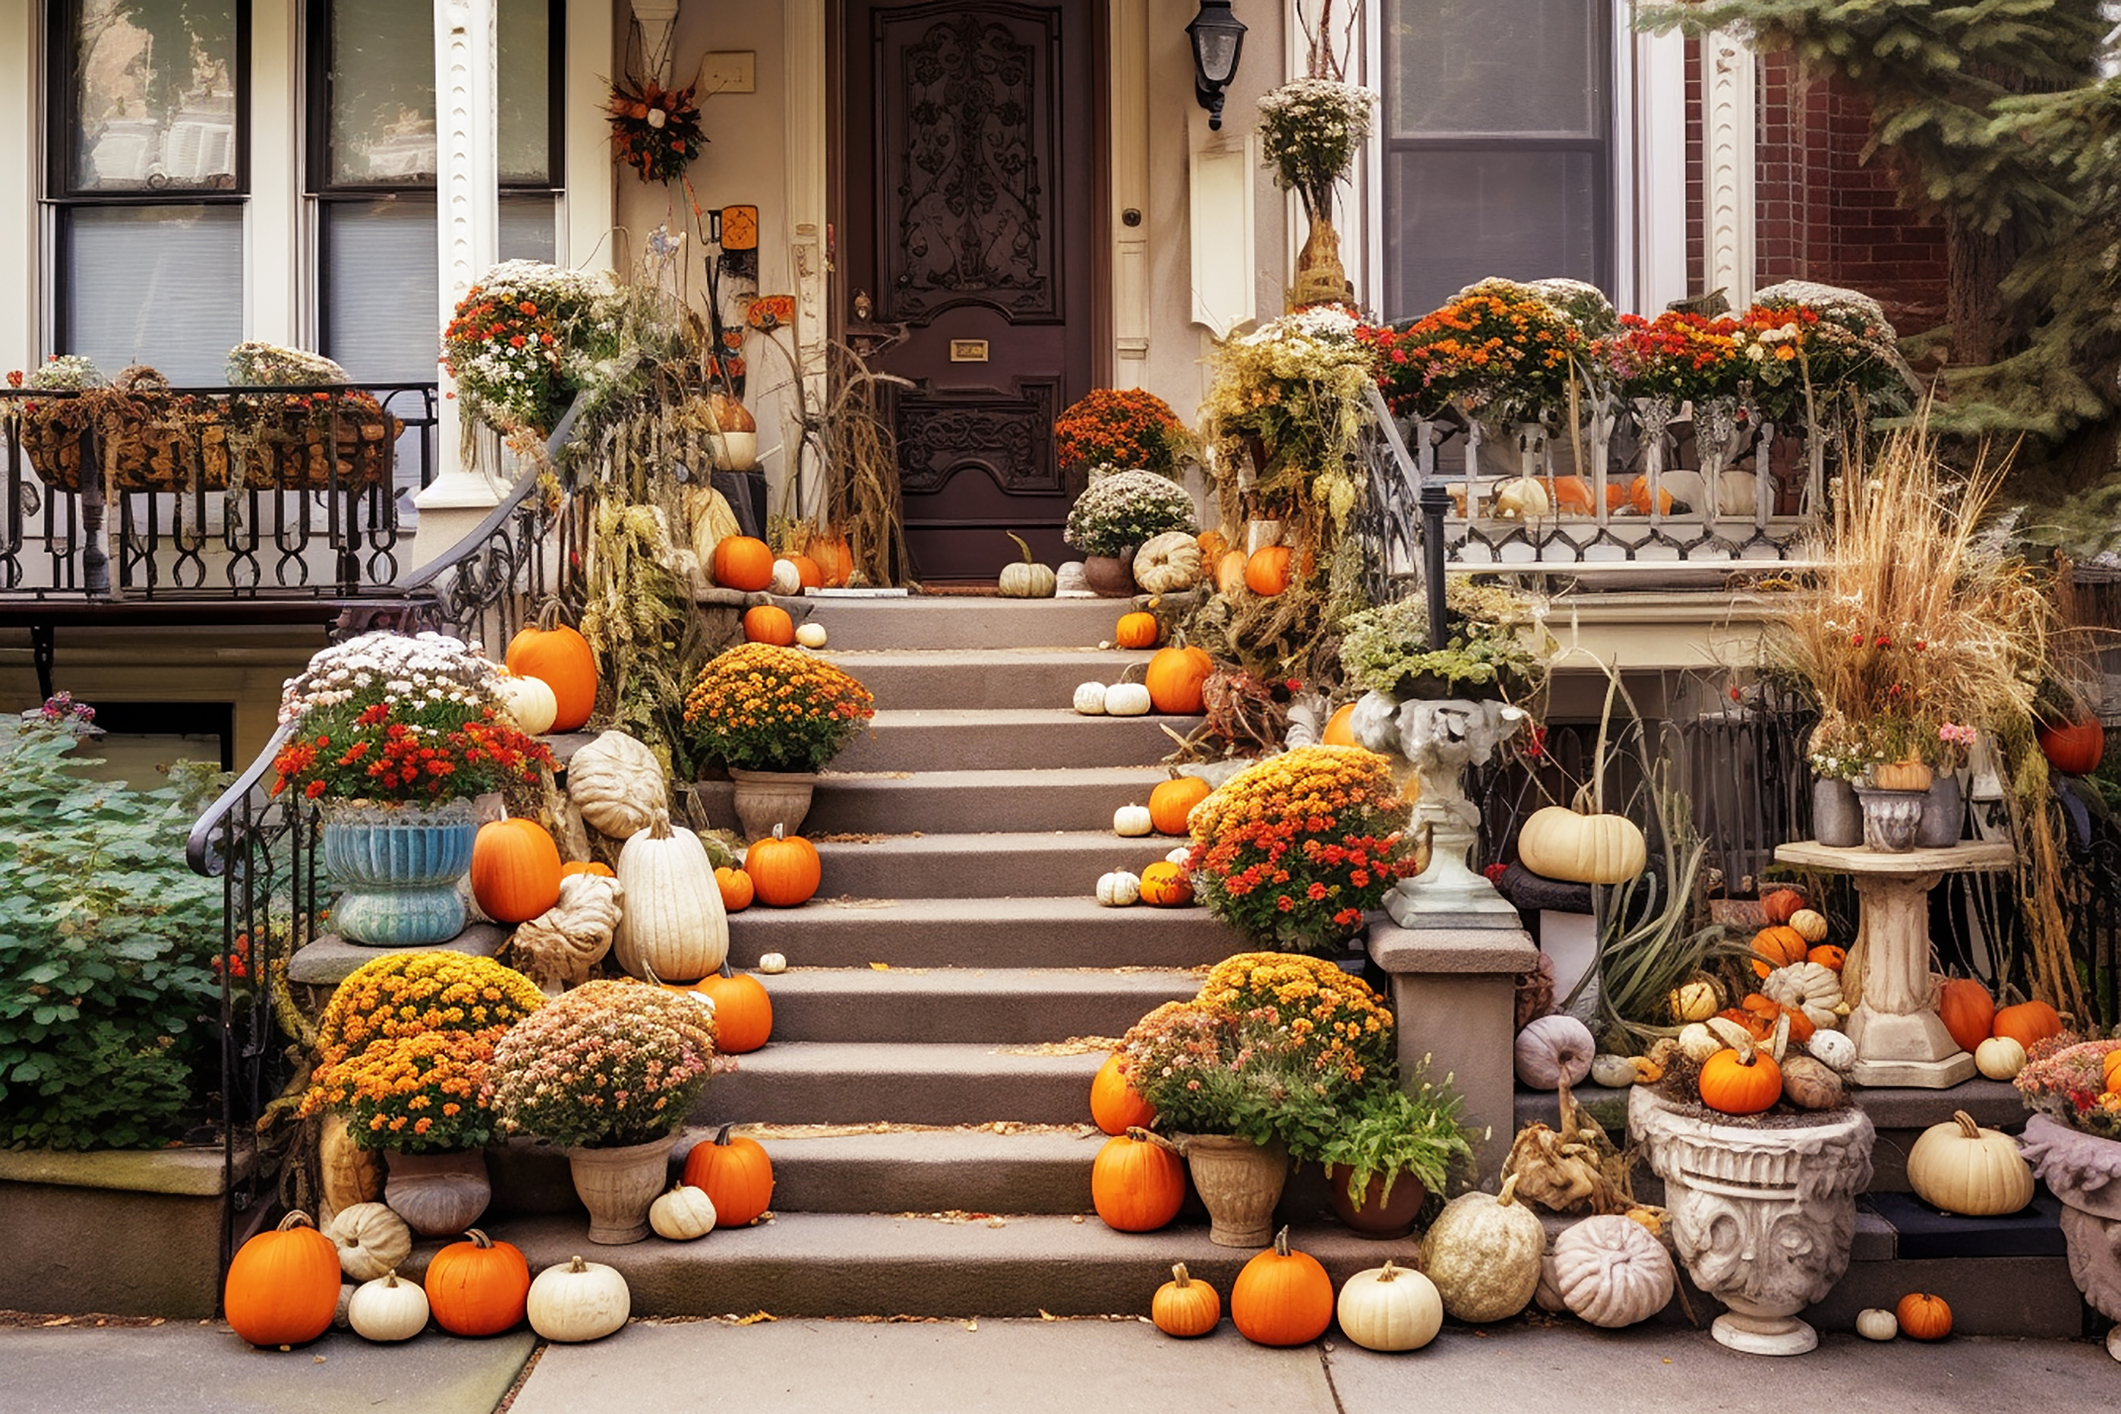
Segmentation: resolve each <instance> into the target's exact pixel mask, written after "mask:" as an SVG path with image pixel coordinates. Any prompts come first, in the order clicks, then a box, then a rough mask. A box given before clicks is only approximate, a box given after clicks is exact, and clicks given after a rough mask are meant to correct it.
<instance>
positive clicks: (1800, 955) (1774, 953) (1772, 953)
mask: <svg viewBox="0 0 2121 1414" xmlns="http://www.w3.org/2000/svg"><path fill="white" fill-rule="evenodd" d="M1810 948H1811V944H1809V943H1807V942H1805V940H1804V934H1802V933H1800V932H1798V931H1797V930H1796V929H1795V928H1792V927H1790V926H1789V924H1787V923H1776V924H1771V925H1770V926H1768V927H1766V928H1762V929H1761V930H1760V931H1759V932H1757V933H1755V934H1753V951H1754V952H1756V953H1758V954H1760V955H1761V956H1762V957H1764V958H1766V959H1767V960H1768V963H1769V965H1771V966H1774V967H1788V966H1790V965H1791V964H1793V963H1799V962H1802V961H1804V955H1805V953H1806V952H1807V951H1809V950H1810Z"/></svg>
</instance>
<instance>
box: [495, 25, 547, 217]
mask: <svg viewBox="0 0 2121 1414" xmlns="http://www.w3.org/2000/svg"><path fill="white" fill-rule="evenodd" d="M551 16H552V5H551V0H501V6H500V15H499V22H500V26H501V32H500V34H499V36H498V37H497V38H496V40H495V47H496V48H497V49H499V51H500V55H499V75H498V78H499V82H498V84H497V85H496V92H497V95H498V97H497V100H496V101H497V102H498V103H499V105H500V109H501V116H500V153H499V160H500V172H501V180H502V181H504V182H521V183H529V184H532V185H535V186H545V187H549V186H553V185H555V183H554V181H553V177H552V126H551V125H552V27H551Z"/></svg>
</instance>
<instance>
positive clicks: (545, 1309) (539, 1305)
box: [524, 1257, 633, 1344]
mask: <svg viewBox="0 0 2121 1414" xmlns="http://www.w3.org/2000/svg"><path fill="white" fill-rule="evenodd" d="M524 1314H526V1315H527V1316H529V1317H530V1328H531V1329H532V1330H534V1331H536V1332H537V1333H538V1334H539V1335H541V1336H543V1337H545V1339H547V1340H556V1341H560V1342H561V1343H563V1344H565V1343H570V1342H577V1341H584V1340H598V1339H601V1338H602V1337H604V1336H607V1335H610V1334H611V1333H612V1332H613V1331H616V1330H620V1329H622V1328H624V1326H625V1324H626V1318H627V1317H628V1316H630V1315H632V1314H633V1295H632V1293H631V1292H629V1291H628V1290H627V1289H626V1278H624V1277H622V1276H620V1275H619V1272H618V1269H617V1268H616V1267H607V1266H605V1265H604V1264H603V1263H602V1262H585V1261H583V1260H582V1259H581V1258H580V1257H576V1258H574V1259H573V1260H572V1261H570V1262H569V1263H568V1264H567V1265H566V1266H564V1267H547V1268H546V1269H545V1270H544V1271H542V1272H539V1273H538V1275H537V1280H535V1281H533V1282H531V1284H530V1295H529V1296H528V1297H526V1298H525V1300H524Z"/></svg>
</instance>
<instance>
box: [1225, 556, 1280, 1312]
mask: <svg viewBox="0 0 2121 1414" xmlns="http://www.w3.org/2000/svg"><path fill="white" fill-rule="evenodd" d="M1288 587H1289V547H1288V546H1286V545H1262V546H1261V547H1260V548H1259V549H1257V550H1254V551H1253V552H1252V554H1251V556H1250V558H1248V559H1247V560H1246V561H1245V588H1247V589H1249V590H1251V591H1252V592H1253V593H1254V594H1257V595H1260V596H1262V597H1264V598H1268V599H1272V598H1273V597H1274V596H1275V595H1277V594H1280V593H1283V592H1285V591H1286V590H1287V589H1288ZM1231 1305H1232V1306H1233V1307H1234V1306H1235V1305H1236V1301H1235V1299H1234V1298H1233V1300H1232V1302H1231Z"/></svg>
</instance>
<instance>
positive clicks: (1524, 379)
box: [1356, 294, 1579, 420]
mask: <svg viewBox="0 0 2121 1414" xmlns="http://www.w3.org/2000/svg"><path fill="white" fill-rule="evenodd" d="M1356 336H1357V337H1358V338H1360V339H1361V340H1363V342H1365V343H1367V344H1369V345H1370V346H1371V347H1372V348H1374V349H1375V350H1376V351H1377V360H1378V375H1377V383H1378V386H1379V387H1380V388H1382V389H1383V390H1384V392H1385V396H1386V398H1387V399H1388V400H1389V401H1390V402H1391V404H1392V410H1393V411H1394V412H1397V413H1400V414H1401V415H1406V414H1410V413H1411V414H1417V415H1421V416H1433V415H1435V414H1436V413H1437V412H1440V411H1441V410H1442V409H1443V407H1444V405H1445V404H1446V403H1449V402H1451V401H1452V400H1453V399H1456V400H1457V401H1458V402H1459V403H1460V404H1461V405H1462V406H1464V407H1465V408H1466V409H1467V410H1468V411H1478V410H1480V409H1483V408H1486V407H1488V406H1489V405H1490V404H1498V405H1499V406H1498V407H1497V408H1496V411H1497V413H1498V414H1499V415H1500V416H1502V417H1503V418H1505V419H1509V420H1517V419H1519V418H1522V417H1524V416H1528V415H1536V410H1537V409H1538V408H1540V407H1543V406H1546V405H1548V404H1550V403H1553V402H1555V401H1557V400H1565V398H1566V394H1567V390H1568V379H1569V360H1570V357H1571V355H1572V352H1573V351H1574V350H1575V348H1576V347H1577V344H1578V341H1579V335H1578V334H1577V333H1576V331H1575V330H1574V329H1572V328H1570V327H1569V325H1568V323H1567V322H1566V321H1565V320H1563V319H1562V317H1561V316H1560V315H1558V314H1557V313H1555V312H1554V311H1553V310H1552V309H1550V308H1549V307H1547V306H1546V305H1544V304H1541V303H1539V302H1538V301H1537V300H1511V299H1504V298H1502V297H1501V296H1499V295H1493V294H1470V295H1467V296H1465V297H1464V298H1463V299H1456V300H1453V301H1451V303H1449V304H1447V305H1445V306H1444V307H1443V308H1441V309H1438V310H1434V311H1432V312H1431V313H1429V314H1426V315H1424V316H1422V317H1421V318H1420V319H1417V320H1415V321H1414V323H1412V324H1410V325H1409V326H1407V327H1406V328H1405V329H1392V328H1373V327H1367V326H1366V327H1364V328H1362V329H1360V330H1358V331H1357V332H1356Z"/></svg>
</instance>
